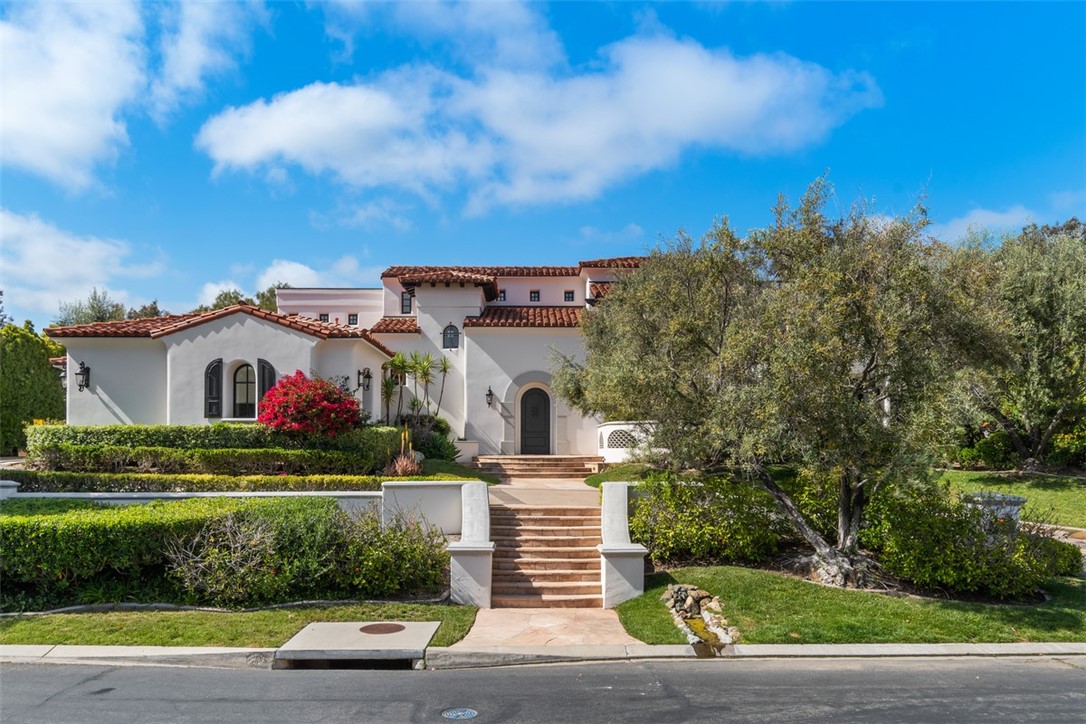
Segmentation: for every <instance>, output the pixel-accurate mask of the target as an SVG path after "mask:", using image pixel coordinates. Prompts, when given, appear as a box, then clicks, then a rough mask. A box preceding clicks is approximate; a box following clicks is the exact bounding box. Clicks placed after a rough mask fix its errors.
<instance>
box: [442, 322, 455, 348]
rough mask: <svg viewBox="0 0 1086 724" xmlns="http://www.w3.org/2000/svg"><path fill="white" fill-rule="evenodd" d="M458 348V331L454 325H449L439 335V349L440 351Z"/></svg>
mask: <svg viewBox="0 0 1086 724" xmlns="http://www.w3.org/2000/svg"><path fill="white" fill-rule="evenodd" d="M459 347H460V330H459V329H457V328H456V325H455V324H450V325H449V326H448V327H445V331H444V332H442V333H441V348H442V349H459Z"/></svg>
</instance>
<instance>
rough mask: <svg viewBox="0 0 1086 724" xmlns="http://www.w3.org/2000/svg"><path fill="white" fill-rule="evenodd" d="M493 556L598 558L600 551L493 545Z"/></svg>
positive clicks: (558, 547)
mask: <svg viewBox="0 0 1086 724" xmlns="http://www.w3.org/2000/svg"><path fill="white" fill-rule="evenodd" d="M494 558H507V559H508V558H521V559H524V558H530V559H533V560H564V559H569V558H593V559H595V560H597V561H598V560H599V558H600V552H599V551H598V550H596V549H595V548H594V547H593V548H585V547H575V546H574V547H571V546H550V547H546V548H545V547H542V546H540V547H536V548H521V547H519V546H517V547H508V548H507V547H505V546H495V548H494Z"/></svg>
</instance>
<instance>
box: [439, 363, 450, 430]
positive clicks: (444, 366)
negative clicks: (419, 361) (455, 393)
mask: <svg viewBox="0 0 1086 724" xmlns="http://www.w3.org/2000/svg"><path fill="white" fill-rule="evenodd" d="M451 369H452V361H450V360H449V358H448V357H446V356H444V355H442V356H441V361H440V362H438V363H437V371H438V373H439V374H440V375H441V389H440V390H439V391H438V393H437V414H439V415H440V414H441V398H442V397H444V396H445V378H446V377H448V376H449V370H451Z"/></svg>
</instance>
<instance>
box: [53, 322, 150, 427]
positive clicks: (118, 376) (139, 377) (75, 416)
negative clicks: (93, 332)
mask: <svg viewBox="0 0 1086 724" xmlns="http://www.w3.org/2000/svg"><path fill="white" fill-rule="evenodd" d="M60 341H61V342H63V343H64V345H65V346H66V347H67V349H68V370H69V372H68V380H69V384H68V390H67V398H68V415H67V419H68V424H69V425H116V424H122V423H123V424H132V423H140V424H148V425H154V424H157V425H161V424H164V423H165V422H166V418H167V415H166V346H165V345H164V344H163V343H162V342H160V341H158V340H153V339H116V338H113V339H83V338H79V337H65V338H63V339H61V340H60ZM80 362H84V363H86V365H87V366H88V367H90V368H91V375H90V388H89V389H87V390H84V391H82V392H80V391H79V388H78V386H77V385H76V382H75V371H76V370H77V369H78V367H79V363H80Z"/></svg>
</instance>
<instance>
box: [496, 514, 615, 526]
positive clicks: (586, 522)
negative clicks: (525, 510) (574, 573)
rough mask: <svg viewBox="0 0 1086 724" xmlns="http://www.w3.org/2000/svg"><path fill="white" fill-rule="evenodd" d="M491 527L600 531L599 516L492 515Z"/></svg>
mask: <svg viewBox="0 0 1086 724" xmlns="http://www.w3.org/2000/svg"><path fill="white" fill-rule="evenodd" d="M490 527H491V528H492V529H493V528H497V527H502V528H518V529H523V528H525V527H530V528H537V527H538V528H591V527H594V528H596V529H599V527H600V519H599V516H596V517H591V516H587V515H533V516H525V517H523V518H522V517H520V516H518V515H494V513H493V511H492V512H491V515H490Z"/></svg>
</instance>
